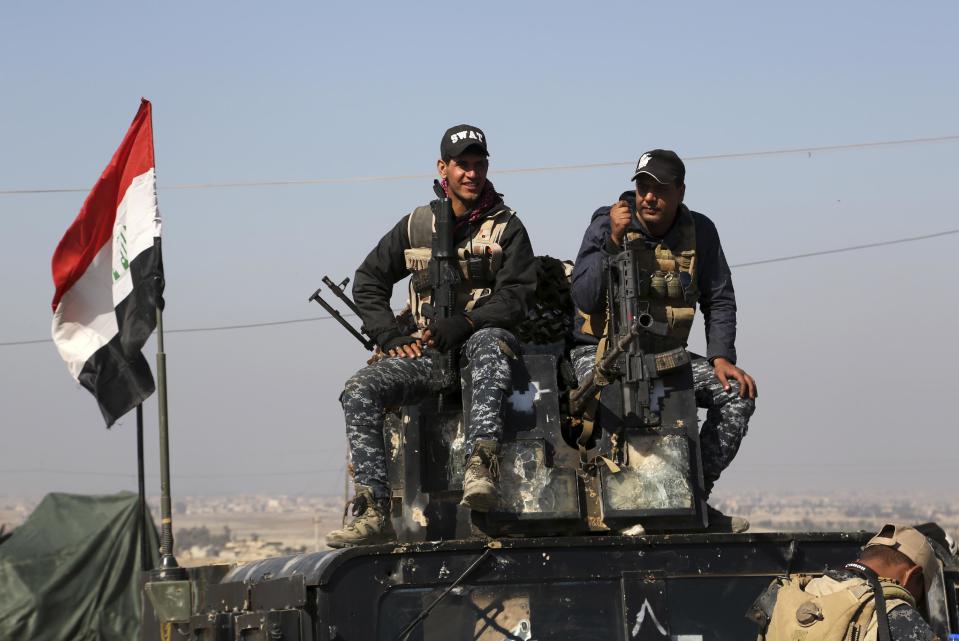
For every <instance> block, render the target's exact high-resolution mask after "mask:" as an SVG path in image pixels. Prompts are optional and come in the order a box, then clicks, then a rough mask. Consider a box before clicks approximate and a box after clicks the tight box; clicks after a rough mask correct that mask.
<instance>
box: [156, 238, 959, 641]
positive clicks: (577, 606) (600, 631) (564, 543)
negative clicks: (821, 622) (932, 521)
mask: <svg viewBox="0 0 959 641" xmlns="http://www.w3.org/2000/svg"><path fill="white" fill-rule="evenodd" d="M609 268H610V270H611V272H610V275H609V281H610V287H611V288H614V289H615V290H616V291H614V292H611V296H610V299H611V300H623V301H627V302H629V301H632V302H634V303H635V302H637V301H638V302H639V303H641V302H642V301H641V298H642V297H641V296H640V295H639V289H638V288H637V287H636V283H637V282H638V280H639V279H640V275H638V274H637V273H635V263H631V262H630V261H629V258H628V255H627V257H626V258H625V259H620V260H619V261H618V262H616V263H614V262H613V261H611V264H610V266H609ZM541 271H542V272H544V273H547V274H549V273H552V274H554V275H556V274H558V275H559V278H541V290H542V291H540V292H538V293H537V299H538V300H537V303H536V305H534V308H533V313H532V318H531V322H530V323H528V324H527V325H526V326H525V327H521V328H520V330H519V334H520V337H521V338H522V339H523V340H524V341H526V345H525V350H524V354H523V355H514V359H513V363H514V365H513V367H512V370H513V381H512V383H513V384H512V390H511V392H510V393H509V396H508V398H507V402H506V404H505V410H504V411H505V416H504V423H505V426H506V433H505V435H504V439H503V442H502V444H501V451H500V457H499V477H500V483H499V485H500V496H499V503H498V505H497V506H496V507H495V508H494V509H493V510H492V511H491V512H489V513H488V514H477V513H471V512H470V511H469V510H468V509H467V508H465V507H464V506H461V505H459V501H460V497H461V494H462V487H461V479H462V476H463V468H464V465H465V458H466V457H465V455H466V452H465V445H464V444H465V435H464V419H463V417H464V415H465V413H466V411H468V407H467V405H468V403H469V398H470V393H469V391H470V390H469V385H470V383H469V381H470V376H469V375H468V374H469V372H468V370H467V371H466V375H465V376H463V378H462V390H461V392H460V391H458V392H456V393H452V394H445V395H444V396H441V397H437V398H434V399H430V400H428V401H426V402H424V403H422V404H420V405H418V406H414V407H403V408H397V409H396V411H394V412H392V413H391V414H390V416H389V419H388V421H387V425H386V428H385V433H384V437H385V442H386V444H387V449H388V455H389V460H388V471H389V475H390V482H391V485H392V488H393V498H392V508H391V509H392V518H393V525H394V528H395V530H396V532H397V541H396V542H395V543H391V544H388V545H378V546H364V547H356V548H348V549H343V550H337V551H328V552H317V553H314V554H303V555H299V556H292V557H282V558H273V559H265V560H262V561H258V562H254V563H250V564H245V565H240V566H237V567H233V568H227V567H225V566H213V567H205V568H194V569H191V570H190V578H189V580H188V581H174V582H170V584H169V585H166V586H163V585H158V584H157V583H155V582H154V583H152V584H151V585H148V588H150V591H151V593H152V597H153V602H152V603H150V602H146V605H145V608H144V620H143V632H144V638H145V639H157V638H162V639H164V640H167V639H195V640H197V641H227V640H230V641H239V640H243V641H252V640H254V639H256V640H263V641H279V640H281V639H283V640H290V641H354V640H374V639H375V640H380V641H402V640H407V639H408V640H424V641H426V640H433V639H443V640H446V639H457V640H459V639H464V640H465V639H469V640H473V641H500V640H507V639H508V640H511V641H527V640H531V639H536V640H538V641H545V640H549V639H563V640H573V639H576V640H580V639H587V640H592V639H595V640H597V641H599V640H603V641H616V640H622V641H625V640H627V639H629V640H638V641H643V640H670V641H703V640H708V641H733V640H735V641H742V640H744V639H752V638H755V637H756V634H757V632H758V628H757V627H756V623H755V622H754V621H752V620H750V619H749V618H748V617H747V613H748V612H750V608H751V605H752V604H753V602H754V601H755V600H756V599H757V597H758V596H759V595H760V594H761V593H762V592H763V590H764V589H765V587H766V586H767V585H768V584H769V582H770V581H771V580H772V579H773V578H774V577H776V576H780V575H784V574H790V573H795V572H803V573H818V572H821V571H822V570H823V569H824V568H826V567H834V568H838V567H841V566H842V565H843V564H844V563H846V562H848V561H851V560H853V559H855V558H856V557H857V553H858V551H859V548H860V547H862V546H863V544H865V543H866V541H868V539H869V538H870V536H871V535H870V534H869V533H867V532H856V533H842V532H832V533H825V532H807V533H790V534H787V533H758V534H754V533H739V534H735V533H731V532H723V531H717V529H716V528H715V524H710V523H709V522H708V514H707V511H706V508H705V500H704V488H703V477H702V469H701V458H700V452H699V440H698V429H697V416H696V406H695V402H694V401H695V399H694V397H693V392H692V379H691V369H690V364H689V358H688V356H685V357H684V353H685V350H679V351H677V350H675V349H673V350H658V349H657V345H658V344H659V343H658V342H657V336H659V335H660V332H661V329H662V327H661V324H662V322H663V320H662V319H660V318H657V317H656V316H655V315H654V314H651V313H649V311H648V310H647V309H646V308H643V307H642V305H629V304H624V305H620V306H619V307H618V309H613V310H610V316H611V322H610V332H609V334H610V335H609V337H608V343H607V344H608V348H607V350H606V354H605V356H603V357H602V358H601V360H600V362H599V363H598V364H597V368H596V369H597V372H598V374H594V379H593V380H590V381H578V380H577V379H576V377H575V375H574V374H573V373H572V372H571V371H570V368H569V364H568V362H566V360H565V353H566V348H567V345H565V344H564V340H565V336H566V335H568V329H569V327H568V324H567V319H568V317H569V313H568V310H567V309H566V308H567V307H569V306H570V303H569V301H568V286H566V288H565V289H564V284H565V282H566V281H565V277H564V276H563V274H564V268H563V265H562V264H561V263H559V261H555V260H553V259H545V258H544V259H541ZM324 282H325V283H326V285H327V287H329V288H331V289H333V291H334V292H335V293H336V294H337V296H338V297H340V298H341V299H344V300H347V301H348V299H347V297H346V296H345V294H344V293H343V291H342V285H339V286H338V285H334V284H333V282H332V281H330V280H329V279H328V278H327V279H324ZM318 298H319V296H318V293H317V294H315V295H314V299H318ZM319 300H320V301H321V302H322V303H323V304H324V306H325V307H327V308H329V307H330V306H329V304H328V303H326V302H325V301H322V299H319ZM339 319H340V320H341V322H344V323H345V321H344V320H343V319H342V317H339ZM351 330H352V332H353V333H354V335H355V336H357V338H359V339H360V340H361V341H364V344H365V345H368V346H371V345H372V342H371V341H369V339H368V337H366V336H364V335H363V333H362V330H361V329H357V328H351ZM601 377H604V378H605V380H602V381H600V380H598V379H599V378H601ZM613 381H615V382H616V383H617V384H610V383H611V382H613ZM935 547H936V549H937V553H938V554H939V558H940V561H941V562H942V575H941V576H940V577H938V579H939V580H938V583H937V585H938V586H939V587H938V589H937V591H936V592H935V594H931V595H930V596H929V598H928V599H927V601H926V604H925V608H926V610H927V612H926V615H927V618H928V620H929V621H930V622H931V624H932V625H933V627H934V629H935V630H936V631H937V632H938V634H939V635H940V637H941V638H943V639H945V638H949V634H950V633H951V632H959V611H957V584H959V562H957V559H956V558H955V556H953V555H952V554H951V553H950V552H949V551H948V550H947V549H946V548H945V547H943V546H942V545H938V544H936V546H935ZM154 606H156V608H157V609H156V611H155V610H154Z"/></svg>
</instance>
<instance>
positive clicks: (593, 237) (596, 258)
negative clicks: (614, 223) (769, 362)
mask: <svg viewBox="0 0 959 641" xmlns="http://www.w3.org/2000/svg"><path fill="white" fill-rule="evenodd" d="M620 199H621V200H625V201H626V202H627V203H628V204H629V210H630V211H631V212H632V213H633V219H632V222H631V223H630V226H629V228H628V230H629V231H636V232H639V233H641V234H642V235H643V236H644V237H646V238H647V242H648V243H649V244H650V245H655V244H656V243H657V242H659V240H660V239H654V238H652V237H650V236H649V235H648V234H647V233H646V232H645V230H644V229H643V228H642V226H641V225H640V224H639V221H638V220H637V219H636V194H635V192H632V191H628V192H626V193H624V194H623V195H622V196H620ZM680 206H681V207H685V205H680ZM609 211H610V207H600V208H599V209H597V210H596V211H595V212H594V213H593V218H592V221H591V222H590V225H589V227H588V228H587V229H586V233H585V235H584V236H583V244H582V245H581V246H580V248H579V254H578V255H577V256H576V266H575V268H574V269H573V277H572V295H573V302H574V303H576V307H578V308H579V309H581V310H583V311H584V312H586V313H587V314H589V313H592V312H593V311H595V310H596V309H598V308H599V307H600V305H601V304H603V302H604V301H605V299H606V283H605V279H604V272H603V259H604V258H605V257H606V256H612V255H615V254H616V253H618V252H619V251H621V249H620V248H619V247H617V246H616V245H615V244H614V243H613V242H612V241H611V240H610V239H609ZM689 213H690V214H692V216H693V220H694V221H695V223H696V278H697V285H698V286H699V307H700V309H702V311H703V318H704V320H705V321H706V358H707V359H709V361H710V362H712V360H713V359H714V358H717V357H719V356H722V357H724V358H727V359H729V360H730V362H732V363H735V362H736V294H735V292H734V291H733V281H732V274H731V273H730V271H729V265H728V264H727V263H726V256H725V255H724V254H723V248H722V246H721V245H720V243H719V233H718V232H717V231H716V225H714V224H713V221H711V220H710V219H709V218H707V217H706V216H704V215H703V214H700V213H699V212H695V211H690V212H689ZM672 233H673V229H671V230H670V231H669V232H667V233H666V236H665V237H664V238H663V239H662V240H665V241H666V243H667V244H669V239H670V234H672ZM581 326H582V319H578V320H577V324H576V329H577V331H576V339H577V341H579V342H583V343H589V342H592V343H595V342H596V339H595V338H593V337H591V336H588V335H586V334H583V333H582V332H580V331H578V330H579V328H580V327H581Z"/></svg>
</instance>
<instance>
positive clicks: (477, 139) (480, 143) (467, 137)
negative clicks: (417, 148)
mask: <svg viewBox="0 0 959 641" xmlns="http://www.w3.org/2000/svg"><path fill="white" fill-rule="evenodd" d="M470 147H478V148H479V150H480V151H481V152H482V153H483V154H484V155H486V156H489V150H488V149H487V148H486V134H484V133H483V130H482V129H480V128H479V127H474V126H473V125H456V126H455V127H450V128H449V129H447V130H446V133H445V134H443V140H441V141H440V158H443V159H449V158H456V157H457V156H459V155H460V154H461V153H463V152H464V151H466V150H467V149H469V148H470Z"/></svg>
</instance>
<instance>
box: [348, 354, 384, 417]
mask: <svg viewBox="0 0 959 641" xmlns="http://www.w3.org/2000/svg"><path fill="white" fill-rule="evenodd" d="M373 375H374V372H373V370H372V368H371V367H370V366H369V365H367V366H366V367H364V368H363V369H361V370H359V371H358V372H356V373H355V374H353V376H351V377H350V378H349V379H347V381H346V384H344V385H343V391H342V392H340V405H342V406H343V409H344V410H345V411H350V410H354V409H357V408H358V407H363V408H369V407H370V405H371V404H375V403H376V399H377V398H378V396H379V395H378V394H376V393H375V389H374V386H373V384H372V378H373Z"/></svg>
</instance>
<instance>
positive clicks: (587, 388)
mask: <svg viewBox="0 0 959 641" xmlns="http://www.w3.org/2000/svg"><path fill="white" fill-rule="evenodd" d="M651 320H652V317H651V316H649V314H646V315H645V316H643V317H641V318H640V319H638V320H637V321H636V322H635V323H633V324H632V326H631V327H630V328H629V333H628V334H626V335H625V336H623V337H622V338H620V339H619V341H618V342H617V343H616V345H615V346H614V347H613V349H611V350H609V351H608V352H606V353H605V354H603V358H602V359H600V361H599V362H598V363H596V368H595V369H594V370H593V375H592V376H591V377H590V379H589V380H588V381H586V382H585V383H583V384H582V385H580V386H579V387H577V388H576V389H574V390H573V391H572V392H570V393H569V413H570V415H571V416H582V415H583V413H584V412H585V411H586V404H587V403H588V402H589V399H591V398H593V396H595V395H596V392H597V391H599V389H600V388H601V387H603V386H604V385H606V384H607V383H608V381H609V380H610V379H612V378H615V377H616V375H617V373H618V372H617V371H616V361H618V360H619V357H620V356H622V354H623V352H625V351H626V349H627V348H628V347H629V344H630V343H632V342H633V340H635V339H636V338H637V337H638V336H639V334H640V332H642V331H643V326H642V323H643V322H647V323H648V322H649V321H651Z"/></svg>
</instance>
